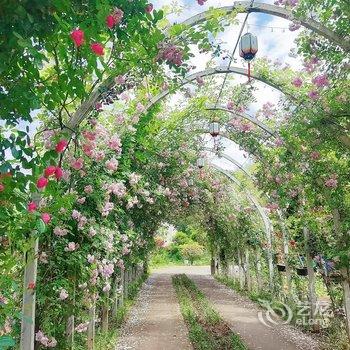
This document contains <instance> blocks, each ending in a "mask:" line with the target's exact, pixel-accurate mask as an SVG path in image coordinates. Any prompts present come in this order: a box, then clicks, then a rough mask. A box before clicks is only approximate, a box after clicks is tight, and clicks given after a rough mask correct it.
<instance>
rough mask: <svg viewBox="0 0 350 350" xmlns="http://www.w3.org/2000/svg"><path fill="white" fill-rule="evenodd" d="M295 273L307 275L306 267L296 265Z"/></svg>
mask: <svg viewBox="0 0 350 350" xmlns="http://www.w3.org/2000/svg"><path fill="white" fill-rule="evenodd" d="M297 274H298V275H299V276H307V268H306V267H305V266H304V267H297Z"/></svg>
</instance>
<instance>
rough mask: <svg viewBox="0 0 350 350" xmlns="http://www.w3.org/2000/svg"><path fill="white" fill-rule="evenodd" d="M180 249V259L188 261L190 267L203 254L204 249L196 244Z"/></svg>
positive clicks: (188, 244) (185, 245)
mask: <svg viewBox="0 0 350 350" xmlns="http://www.w3.org/2000/svg"><path fill="white" fill-rule="evenodd" d="M180 249H181V255H182V257H183V258H184V259H186V260H188V261H189V262H190V264H191V265H193V262H194V261H195V260H197V259H199V258H201V257H202V256H203V254H204V247H203V246H201V245H200V244H199V243H197V242H193V243H187V244H184V245H183V246H181V248H180Z"/></svg>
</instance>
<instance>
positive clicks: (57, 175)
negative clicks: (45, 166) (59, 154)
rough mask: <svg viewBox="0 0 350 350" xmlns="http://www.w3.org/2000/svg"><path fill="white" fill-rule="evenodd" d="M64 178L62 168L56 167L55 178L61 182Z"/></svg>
mask: <svg viewBox="0 0 350 350" xmlns="http://www.w3.org/2000/svg"><path fill="white" fill-rule="evenodd" d="M62 176H63V170H62V169H61V168H60V167H56V170H55V177H56V179H57V180H59V179H60V178H61V177H62Z"/></svg>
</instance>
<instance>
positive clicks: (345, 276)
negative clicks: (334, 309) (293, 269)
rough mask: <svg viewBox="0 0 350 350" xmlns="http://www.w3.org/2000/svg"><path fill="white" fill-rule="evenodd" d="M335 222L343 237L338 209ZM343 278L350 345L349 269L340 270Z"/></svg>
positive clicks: (338, 233)
mask: <svg viewBox="0 0 350 350" xmlns="http://www.w3.org/2000/svg"><path fill="white" fill-rule="evenodd" d="M333 221H334V230H335V232H336V234H337V235H338V236H341V235H342V229H341V225H340V213H339V210H338V209H334V210H333ZM340 273H341V276H342V287H343V299H344V309H345V315H346V317H345V327H346V330H347V333H348V338H349V343H350V273H349V267H342V268H341V269H340Z"/></svg>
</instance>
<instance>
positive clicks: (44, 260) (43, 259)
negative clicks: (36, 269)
mask: <svg viewBox="0 0 350 350" xmlns="http://www.w3.org/2000/svg"><path fill="white" fill-rule="evenodd" d="M47 258H48V256H47V254H46V253H45V252H41V253H40V255H39V261H40V262H42V263H43V264H47V263H48V260H47Z"/></svg>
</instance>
